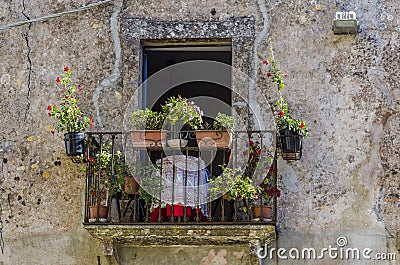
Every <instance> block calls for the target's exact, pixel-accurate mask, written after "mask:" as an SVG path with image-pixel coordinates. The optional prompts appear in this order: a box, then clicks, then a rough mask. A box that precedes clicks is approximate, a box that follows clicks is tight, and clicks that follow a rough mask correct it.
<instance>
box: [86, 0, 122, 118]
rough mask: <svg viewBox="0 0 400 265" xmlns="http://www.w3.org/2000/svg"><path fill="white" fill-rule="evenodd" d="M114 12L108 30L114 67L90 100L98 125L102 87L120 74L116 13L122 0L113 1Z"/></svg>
mask: <svg viewBox="0 0 400 265" xmlns="http://www.w3.org/2000/svg"><path fill="white" fill-rule="evenodd" d="M114 5H115V6H114V10H115V11H114V12H113V14H112V15H111V18H110V32H111V38H112V42H113V49H114V54H115V62H114V69H113V71H112V73H111V75H110V76H108V77H107V78H105V79H103V81H101V83H100V85H99V86H98V87H96V89H95V91H94V93H93V97H92V101H93V105H94V108H95V112H96V121H97V123H98V124H99V126H102V121H101V117H100V106H99V98H100V93H101V91H102V90H103V88H106V87H110V86H111V85H112V84H113V83H116V82H117V80H118V78H119V76H120V72H121V71H120V65H121V41H120V39H119V30H118V15H119V13H120V12H121V9H122V1H116V2H115V3H114Z"/></svg>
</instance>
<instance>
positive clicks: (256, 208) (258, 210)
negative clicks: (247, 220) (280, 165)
mask: <svg viewBox="0 0 400 265" xmlns="http://www.w3.org/2000/svg"><path fill="white" fill-rule="evenodd" d="M275 177H276V176H275V169H274V168H272V167H270V168H269V170H268V173H267V175H266V177H265V178H264V179H263V181H262V182H261V184H260V185H259V186H258V187H257V194H256V195H255V196H254V203H253V206H252V212H253V218H260V217H262V218H266V219H271V212H272V206H271V200H272V198H274V196H275V194H276V197H277V198H279V197H280V196H281V191H280V190H279V189H278V188H277V187H275Z"/></svg>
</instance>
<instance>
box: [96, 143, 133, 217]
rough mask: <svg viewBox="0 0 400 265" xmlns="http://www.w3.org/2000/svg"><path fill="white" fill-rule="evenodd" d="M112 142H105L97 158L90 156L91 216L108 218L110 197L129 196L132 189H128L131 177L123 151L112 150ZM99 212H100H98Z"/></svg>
mask: <svg viewBox="0 0 400 265" xmlns="http://www.w3.org/2000/svg"><path fill="white" fill-rule="evenodd" d="M111 148H112V143H111V142H110V143H109V144H103V146H102V148H101V152H99V153H97V154H96V156H95V158H89V159H88V161H89V167H88V170H89V174H90V175H91V176H93V178H92V179H91V180H90V188H89V190H90V195H91V201H92V205H91V206H89V213H90V215H89V218H96V217H97V216H99V218H103V219H106V218H107V215H108V201H109V198H115V199H117V200H119V199H121V198H124V197H127V194H128V193H129V192H130V191H131V190H127V189H126V186H127V185H126V182H127V179H131V178H130V177H129V171H128V167H127V166H126V165H125V163H124V162H123V160H122V153H121V152H120V151H117V152H115V153H114V155H113V154H112V152H111ZM97 213H98V214H97Z"/></svg>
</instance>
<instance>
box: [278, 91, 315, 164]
mask: <svg viewBox="0 0 400 265" xmlns="http://www.w3.org/2000/svg"><path fill="white" fill-rule="evenodd" d="M275 109H276V110H277V119H276V128H277V131H278V134H279V137H278V139H279V146H280V150H281V154H282V158H283V159H285V160H299V159H300V158H301V155H302V149H303V145H302V140H303V137H307V136H308V134H309V130H308V128H307V123H306V122H305V121H303V120H301V119H294V118H292V117H291V115H290V112H289V107H288V105H287V103H286V101H285V99H284V98H283V97H281V98H280V99H279V100H278V101H277V102H276V104H275Z"/></svg>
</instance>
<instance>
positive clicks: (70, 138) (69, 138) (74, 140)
mask: <svg viewBox="0 0 400 265" xmlns="http://www.w3.org/2000/svg"><path fill="white" fill-rule="evenodd" d="M64 140H65V151H66V153H67V155H68V156H80V155H82V154H83V153H84V152H85V134H84V133H77V132H70V133H66V134H64Z"/></svg>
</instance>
